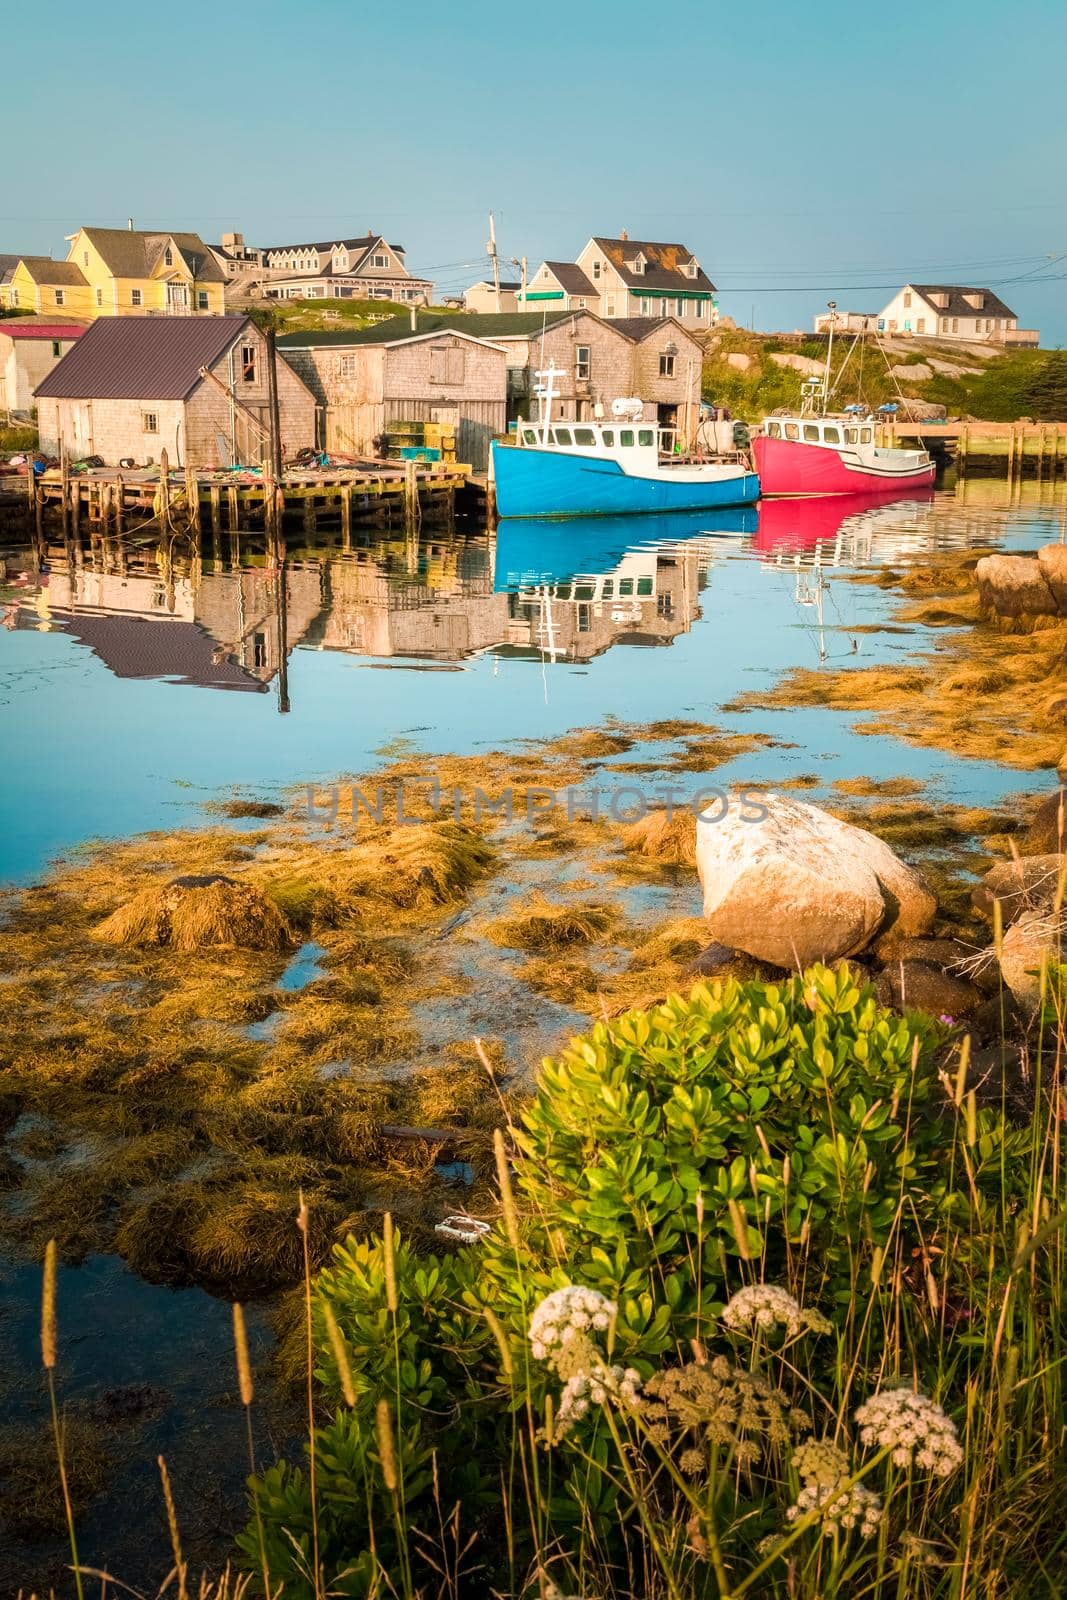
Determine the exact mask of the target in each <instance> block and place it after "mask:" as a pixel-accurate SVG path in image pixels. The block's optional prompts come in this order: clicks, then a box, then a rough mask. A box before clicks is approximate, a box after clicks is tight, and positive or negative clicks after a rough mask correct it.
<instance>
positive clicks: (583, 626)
mask: <svg viewBox="0 0 1067 1600" xmlns="http://www.w3.org/2000/svg"><path fill="white" fill-rule="evenodd" d="M592 626H593V608H592V606H579V607H578V632H579V633H588V632H589V631H590V629H591V628H592Z"/></svg>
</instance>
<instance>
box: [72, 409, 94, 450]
mask: <svg viewBox="0 0 1067 1600" xmlns="http://www.w3.org/2000/svg"><path fill="white" fill-rule="evenodd" d="M67 449H68V450H69V452H70V456H71V459H72V460H74V461H80V460H81V459H82V457H83V456H89V455H92V453H93V404H92V401H91V400H75V401H72V403H71V407H70V433H69V435H68V438H67Z"/></svg>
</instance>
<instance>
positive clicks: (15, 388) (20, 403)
mask: <svg viewBox="0 0 1067 1600" xmlns="http://www.w3.org/2000/svg"><path fill="white" fill-rule="evenodd" d="M87 327H88V323H86V322H76V321H72V320H71V318H69V317H59V318H56V317H12V318H11V319H10V320H9V321H8V320H5V321H3V322H0V413H2V414H3V415H6V416H8V417H13V418H22V417H29V415H30V412H31V410H32V409H33V404H34V400H33V393H34V390H35V389H36V387H37V385H38V384H39V383H40V382H41V381H42V380H43V379H44V378H46V377H47V376H48V374H49V373H50V372H51V370H52V368H53V367H54V366H55V365H56V364H57V362H59V361H61V360H62V359H63V357H64V356H65V355H66V353H67V351H68V350H69V349H70V348H71V346H72V345H73V344H74V342H75V340H76V339H80V338H81V336H82V334H83V333H84V332H85V330H86V328H87Z"/></svg>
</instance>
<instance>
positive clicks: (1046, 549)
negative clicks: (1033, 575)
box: [1037, 544, 1067, 617]
mask: <svg viewBox="0 0 1067 1600" xmlns="http://www.w3.org/2000/svg"><path fill="white" fill-rule="evenodd" d="M1037 564H1038V566H1039V567H1040V568H1041V575H1042V577H1043V578H1044V580H1045V582H1046V583H1047V584H1048V586H1049V589H1050V591H1051V593H1052V598H1053V599H1054V600H1055V602H1056V605H1057V607H1058V609H1059V611H1060V613H1061V615H1062V616H1065V617H1067V544H1046V545H1042V547H1041V549H1040V550H1039V551H1038V552H1037Z"/></svg>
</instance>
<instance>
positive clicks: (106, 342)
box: [36, 316, 251, 400]
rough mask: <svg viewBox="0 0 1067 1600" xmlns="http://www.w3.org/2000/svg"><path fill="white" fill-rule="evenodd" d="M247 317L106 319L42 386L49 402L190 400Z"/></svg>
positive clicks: (39, 391)
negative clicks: (206, 369)
mask: <svg viewBox="0 0 1067 1600" xmlns="http://www.w3.org/2000/svg"><path fill="white" fill-rule="evenodd" d="M250 325H251V324H250V323H249V319H248V318H247V317H236V316H231V317H100V318H98V320H97V321H96V322H94V323H93V324H92V326H91V327H90V328H88V329H87V330H86V332H85V333H84V334H83V335H82V337H81V338H80V339H79V340H78V342H77V344H76V345H75V346H74V348H73V349H72V350H70V351H68V352H67V354H66V355H65V356H64V357H63V359H62V361H60V362H59V363H58V365H57V366H55V367H53V368H52V371H51V372H50V373H49V374H48V376H47V377H46V378H45V379H44V380H43V381H42V382H41V383H40V384H39V385H38V387H37V390H36V393H37V395H38V397H39V398H43V399H49V400H184V399H186V398H187V396H188V395H190V394H191V393H192V391H193V390H194V389H195V388H196V386H197V384H198V383H199V382H200V369H201V367H210V366H213V365H214V363H215V362H216V361H218V359H219V357H220V356H222V355H224V354H225V352H226V351H227V350H228V349H229V348H230V346H231V345H232V344H233V342H234V340H235V339H237V338H238V337H239V336H240V334H241V333H242V332H243V330H244V329H245V328H247V327H249V326H250Z"/></svg>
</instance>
